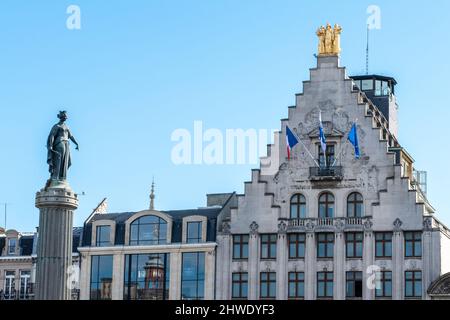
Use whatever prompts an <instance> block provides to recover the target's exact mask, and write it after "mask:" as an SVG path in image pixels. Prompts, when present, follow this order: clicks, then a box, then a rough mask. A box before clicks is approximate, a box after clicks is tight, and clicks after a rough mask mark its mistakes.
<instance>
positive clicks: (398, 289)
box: [392, 230, 404, 300]
mask: <svg viewBox="0 0 450 320" xmlns="http://www.w3.org/2000/svg"><path fill="white" fill-rule="evenodd" d="M403 255H404V254H403V232H402V231H401V230H394V234H393V237H392V299H393V300H401V299H403V278H404V276H403Z"/></svg>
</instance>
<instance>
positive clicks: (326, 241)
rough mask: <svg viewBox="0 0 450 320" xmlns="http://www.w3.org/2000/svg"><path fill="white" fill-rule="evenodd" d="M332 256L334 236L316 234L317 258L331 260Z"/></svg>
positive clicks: (330, 234)
mask: <svg viewBox="0 0 450 320" xmlns="http://www.w3.org/2000/svg"><path fill="white" fill-rule="evenodd" d="M333 254H334V234H333V233H318V234H317V257H318V258H333Z"/></svg>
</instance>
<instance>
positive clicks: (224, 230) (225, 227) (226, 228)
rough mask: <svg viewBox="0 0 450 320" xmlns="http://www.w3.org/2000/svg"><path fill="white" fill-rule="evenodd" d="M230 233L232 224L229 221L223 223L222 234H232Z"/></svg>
mask: <svg viewBox="0 0 450 320" xmlns="http://www.w3.org/2000/svg"><path fill="white" fill-rule="evenodd" d="M230 232H231V225H230V222H228V221H224V222H222V233H223V234H230Z"/></svg>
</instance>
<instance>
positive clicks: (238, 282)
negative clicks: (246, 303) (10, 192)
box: [232, 272, 248, 299]
mask: <svg viewBox="0 0 450 320" xmlns="http://www.w3.org/2000/svg"><path fill="white" fill-rule="evenodd" d="M232 280H233V292H232V297H233V299H247V297H248V273H247V272H237V273H233V279H232Z"/></svg>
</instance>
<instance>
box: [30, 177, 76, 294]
mask: <svg viewBox="0 0 450 320" xmlns="http://www.w3.org/2000/svg"><path fill="white" fill-rule="evenodd" d="M36 207H37V208H39V211H40V214H39V235H38V248H37V267H36V268H37V270H36V299H37V300H70V299H71V290H70V287H69V281H68V280H69V276H70V269H69V268H71V267H72V232H73V231H72V224H73V211H74V210H76V209H77V208H78V199H77V195H76V194H75V193H74V192H73V191H72V190H71V189H70V187H69V186H68V185H66V186H64V187H57V188H48V189H42V190H41V191H39V192H38V193H37V194H36Z"/></svg>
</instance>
